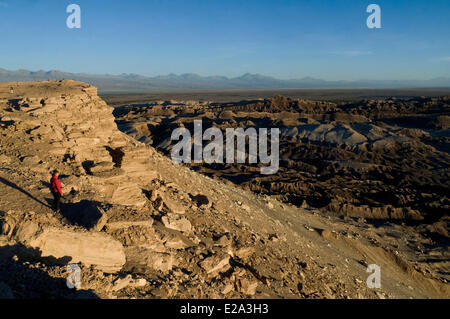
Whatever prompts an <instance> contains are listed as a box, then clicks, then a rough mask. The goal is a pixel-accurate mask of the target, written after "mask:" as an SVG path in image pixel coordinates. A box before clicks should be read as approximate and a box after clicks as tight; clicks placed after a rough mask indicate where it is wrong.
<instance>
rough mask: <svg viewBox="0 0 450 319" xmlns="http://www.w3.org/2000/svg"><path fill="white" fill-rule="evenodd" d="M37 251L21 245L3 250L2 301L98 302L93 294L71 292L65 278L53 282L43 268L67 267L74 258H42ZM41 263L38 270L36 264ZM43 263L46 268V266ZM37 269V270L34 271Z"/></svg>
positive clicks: (0, 266) (0, 262) (0, 267)
mask: <svg viewBox="0 0 450 319" xmlns="http://www.w3.org/2000/svg"><path fill="white" fill-rule="evenodd" d="M40 255H41V253H40V251H39V250H37V249H32V248H28V247H25V246H23V245H20V244H16V245H12V246H3V247H0V299H3V298H16V299H98V298H99V297H98V296H97V295H96V294H95V293H94V292H93V291H91V290H78V291H76V290H71V289H69V288H68V287H67V284H66V279H65V278H54V277H51V276H49V275H48V273H47V271H48V269H47V270H42V269H40V268H41V267H46V268H50V267H56V266H65V265H67V264H68V263H69V262H70V260H71V257H63V258H54V257H48V258H42V257H40ZM37 261H39V262H40V264H39V265H40V266H38V267H36V265H33V262H37ZM43 263H44V264H45V265H43ZM33 266H34V267H33Z"/></svg>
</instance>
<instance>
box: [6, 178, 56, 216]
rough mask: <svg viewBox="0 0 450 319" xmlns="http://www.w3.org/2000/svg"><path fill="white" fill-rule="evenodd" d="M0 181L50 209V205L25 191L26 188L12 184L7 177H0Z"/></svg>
mask: <svg viewBox="0 0 450 319" xmlns="http://www.w3.org/2000/svg"><path fill="white" fill-rule="evenodd" d="M0 182H1V183H3V184H5V185H6V186H9V187H11V188H14V189H15V190H18V191H19V192H21V193H22V194H25V195H27V196H28V197H30V198H31V199H33V200H34V201H36V202H38V203H39V204H41V205H43V206H45V207H48V208H50V209H52V207H51V206H50V205H48V204H45V203H44V202H42V201H40V200H39V199H37V198H36V197H34V196H33V195H31V194H30V193H29V192H27V191H26V190H24V189H23V188H21V187H19V186H17V185H16V184H14V183H13V182H11V181H8V180H7V179H5V178H3V177H0Z"/></svg>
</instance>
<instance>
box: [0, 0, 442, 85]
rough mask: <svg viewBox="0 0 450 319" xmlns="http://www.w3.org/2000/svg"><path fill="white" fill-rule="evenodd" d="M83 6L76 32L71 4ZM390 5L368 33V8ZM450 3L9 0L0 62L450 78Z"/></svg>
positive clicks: (0, 5) (3, 1)
mask: <svg viewBox="0 0 450 319" xmlns="http://www.w3.org/2000/svg"><path fill="white" fill-rule="evenodd" d="M71 3H75V4H78V5H80V7H81V10H82V28H81V29H68V28H67V26H66V19H67V17H68V14H67V13H66V7H67V6H68V5H69V4H71ZM371 3H376V4H378V5H380V7H381V10H382V16H381V17H382V29H368V28H367V26H366V19H367V17H368V16H369V14H368V13H366V8H367V6H368V5H369V4H371ZM449 17H450V1H448V0H433V1H417V0H389V1H388V0H372V1H360V0H335V1H334V0H329V1H325V0H314V1H313V0H309V1H307V0H270V1H269V0H239V1H235V0H184V1H181V0H128V1H118V0H70V1H64V0H0V39H1V40H0V67H2V68H6V69H20V68H21V69H31V70H39V69H44V70H50V69H56V70H62V71H67V72H86V73H109V74H120V73H138V74H142V75H148V76H153V75H161V74H169V73H176V74H182V73H197V74H200V75H225V76H230V77H234V76H240V75H242V74H244V73H260V74H264V75H269V76H275V77H278V78H282V79H289V78H302V77H306V76H312V77H316V78H322V79H327V80H337V79H344V80H357V79H380V80H381V79H430V78H434V77H441V76H444V77H448V76H450V19H449Z"/></svg>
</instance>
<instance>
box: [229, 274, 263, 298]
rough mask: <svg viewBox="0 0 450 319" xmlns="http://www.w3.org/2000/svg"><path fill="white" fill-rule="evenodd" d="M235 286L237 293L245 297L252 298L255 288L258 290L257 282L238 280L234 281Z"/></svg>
mask: <svg viewBox="0 0 450 319" xmlns="http://www.w3.org/2000/svg"><path fill="white" fill-rule="evenodd" d="M235 286H236V290H237V291H238V292H240V293H242V294H244V295H247V296H254V295H255V294H256V288H258V282H257V281H250V280H248V279H246V278H240V279H238V280H237V281H236V285H235Z"/></svg>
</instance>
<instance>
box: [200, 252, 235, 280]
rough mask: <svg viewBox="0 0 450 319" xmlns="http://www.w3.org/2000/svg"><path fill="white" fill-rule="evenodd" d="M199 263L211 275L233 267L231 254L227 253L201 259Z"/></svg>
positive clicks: (213, 275)
mask: <svg viewBox="0 0 450 319" xmlns="http://www.w3.org/2000/svg"><path fill="white" fill-rule="evenodd" d="M199 265H200V267H202V268H203V270H205V271H206V273H207V274H208V275H209V276H211V277H215V276H217V275H218V274H219V273H224V272H226V271H228V270H229V269H230V268H231V265H230V256H229V255H227V254H217V255H213V256H211V257H208V258H206V259H205V260H203V261H201V262H200V264H199Z"/></svg>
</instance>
